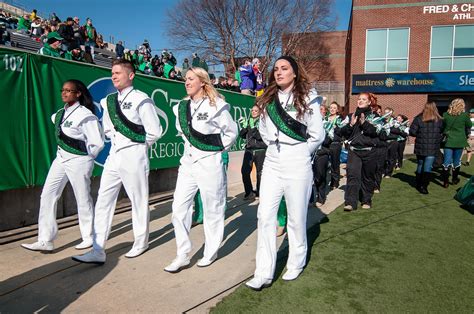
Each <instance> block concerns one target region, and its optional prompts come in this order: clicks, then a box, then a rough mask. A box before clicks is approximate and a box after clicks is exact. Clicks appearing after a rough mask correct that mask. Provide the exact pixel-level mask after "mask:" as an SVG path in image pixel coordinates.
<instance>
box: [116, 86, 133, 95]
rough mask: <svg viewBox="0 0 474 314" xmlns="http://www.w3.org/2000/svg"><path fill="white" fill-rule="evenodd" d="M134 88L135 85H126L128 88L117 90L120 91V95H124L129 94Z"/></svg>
mask: <svg viewBox="0 0 474 314" xmlns="http://www.w3.org/2000/svg"><path fill="white" fill-rule="evenodd" d="M132 89H133V86H129V87H126V88H124V89H122V91H117V92H118V95H119V97H122V96H125V95H127V94H128V93H129V92H131V91H132Z"/></svg>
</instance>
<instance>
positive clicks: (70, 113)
mask: <svg viewBox="0 0 474 314" xmlns="http://www.w3.org/2000/svg"><path fill="white" fill-rule="evenodd" d="M80 106H81V105H79V106H77V107H76V108H74V110H73V111H71V113H70V114H68V115H67V116H66V118H64V119H63V121H61V123H60V124H59V125H60V126H61V125H62V124H63V123H64V121H66V120H67V118H69V117H70V116H71V115H72V114H73V113H74V111H76V110H77V108H79V107H80ZM64 113H66V110H64Z"/></svg>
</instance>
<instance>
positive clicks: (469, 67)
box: [453, 57, 474, 71]
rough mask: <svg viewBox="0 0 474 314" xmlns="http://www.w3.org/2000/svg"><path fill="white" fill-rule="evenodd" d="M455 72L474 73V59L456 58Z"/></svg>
mask: <svg viewBox="0 0 474 314" xmlns="http://www.w3.org/2000/svg"><path fill="white" fill-rule="evenodd" d="M453 70H456V71H474V57H471V58H454V63H453Z"/></svg>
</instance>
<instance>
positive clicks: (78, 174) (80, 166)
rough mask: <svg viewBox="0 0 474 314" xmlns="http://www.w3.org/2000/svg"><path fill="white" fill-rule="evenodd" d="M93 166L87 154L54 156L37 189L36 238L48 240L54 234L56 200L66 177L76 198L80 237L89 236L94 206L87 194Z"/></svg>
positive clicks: (56, 226)
mask: <svg viewBox="0 0 474 314" xmlns="http://www.w3.org/2000/svg"><path fill="white" fill-rule="evenodd" d="M93 169H94V160H93V159H91V158H90V157H88V156H84V157H82V156H81V157H77V158H72V159H69V160H67V161H63V160H61V157H56V159H54V161H53V164H52V165H51V168H49V172H48V176H47V177H46V182H45V183H44V187H43V191H42V192H41V201H40V212H39V219H38V229H39V231H38V240H39V241H46V242H52V241H53V240H54V239H55V238H56V236H57V234H58V224H57V222H56V210H57V204H58V200H59V198H60V197H61V194H62V193H63V190H64V187H65V186H66V183H67V182H68V180H69V182H71V186H72V190H73V191H74V196H75V198H76V203H77V215H78V217H79V229H80V231H81V236H82V240H84V241H90V240H91V238H92V220H93V215H94V213H93V208H94V207H93V204H92V197H91V194H90V189H91V180H90V178H91V175H92V170H93Z"/></svg>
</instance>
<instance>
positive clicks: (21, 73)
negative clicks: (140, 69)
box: [0, 47, 255, 191]
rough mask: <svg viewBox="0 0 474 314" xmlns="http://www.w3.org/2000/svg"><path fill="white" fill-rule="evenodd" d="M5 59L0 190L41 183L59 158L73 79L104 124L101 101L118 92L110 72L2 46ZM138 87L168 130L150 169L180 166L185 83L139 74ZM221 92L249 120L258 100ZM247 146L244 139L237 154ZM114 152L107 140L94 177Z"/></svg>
mask: <svg viewBox="0 0 474 314" xmlns="http://www.w3.org/2000/svg"><path fill="white" fill-rule="evenodd" d="M0 61H1V64H0V78H1V79H0V95H2V97H1V99H2V100H1V102H0V107H1V112H2V114H1V115H0V132H1V134H3V137H2V145H1V147H0V164H1V165H2V168H3V169H2V174H1V176H0V191H1V190H10V189H17V188H25V187H31V186H37V185H42V184H43V183H44V181H45V179H46V175H47V173H48V170H49V167H50V165H51V163H52V161H53V159H54V157H55V154H56V142H55V138H54V125H53V123H52V121H51V115H52V114H53V113H55V112H56V111H57V110H58V109H60V108H61V107H62V106H63V103H62V101H61V93H60V90H61V88H62V83H63V82H64V81H66V80H68V79H78V80H81V81H82V82H84V84H85V85H86V86H87V87H88V89H89V91H90V92H91V94H92V97H93V99H94V104H95V109H96V112H95V114H96V115H97V116H98V117H99V119H100V120H102V110H101V107H100V100H101V99H102V98H104V97H105V96H107V95H108V94H109V93H112V92H115V91H116V90H115V89H114V87H113V84H112V80H111V78H110V76H111V74H110V69H106V68H102V67H98V66H94V65H88V64H84V63H78V62H72V61H67V60H62V59H58V58H53V57H47V56H41V55H37V54H34V53H28V52H23V51H19V50H15V49H9V48H3V47H2V48H0ZM134 86H135V88H137V89H139V90H141V91H143V92H145V93H147V94H148V96H150V98H151V99H153V101H154V102H155V105H156V109H157V110H156V111H157V115H158V116H159V119H160V122H161V124H162V127H163V137H162V138H161V139H160V140H159V141H158V142H156V143H155V144H154V145H152V146H151V147H149V150H148V155H149V158H150V169H165V168H174V167H177V166H178V165H179V159H180V158H181V156H182V154H183V150H184V144H183V141H182V139H181V137H178V136H177V130H176V119H175V116H174V114H173V111H172V107H173V106H175V105H177V104H178V103H179V102H180V101H181V100H182V99H183V97H185V96H186V91H185V88H184V84H183V83H182V82H177V81H171V80H166V79H161V78H156V77H151V76H145V75H137V76H136V77H135V80H134ZM220 92H221V93H222V95H223V96H224V97H225V99H226V101H227V102H228V103H229V104H230V105H231V109H230V112H231V115H232V116H233V118H234V119H235V121H238V120H239V119H240V118H242V117H243V118H245V119H246V118H248V117H249V115H250V109H251V107H252V105H253V104H254V101H255V98H254V97H252V96H247V95H242V94H238V93H233V92H227V91H220ZM243 148H244V142H243V140H242V139H241V138H239V139H238V140H237V142H236V144H235V145H234V146H233V147H232V150H233V151H236V150H242V149H243ZM109 149H110V142H109V141H108V140H107V143H106V147H105V148H104V150H103V151H102V152H101V153H100V154H99V156H98V157H97V158H96V160H95V163H96V167H95V168H94V175H96V176H97V175H100V174H101V172H102V166H103V164H104V162H105V160H106V158H107V156H108V153H109Z"/></svg>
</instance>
